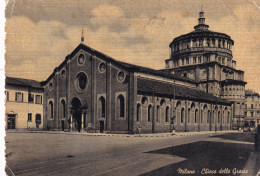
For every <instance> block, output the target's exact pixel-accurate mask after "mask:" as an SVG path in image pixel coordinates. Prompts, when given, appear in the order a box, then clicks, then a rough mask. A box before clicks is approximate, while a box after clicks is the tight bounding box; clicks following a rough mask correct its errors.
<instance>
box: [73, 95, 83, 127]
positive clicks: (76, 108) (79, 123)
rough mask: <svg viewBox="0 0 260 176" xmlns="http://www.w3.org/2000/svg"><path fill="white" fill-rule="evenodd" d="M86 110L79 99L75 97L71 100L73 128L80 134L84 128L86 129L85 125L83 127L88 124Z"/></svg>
mask: <svg viewBox="0 0 260 176" xmlns="http://www.w3.org/2000/svg"><path fill="white" fill-rule="evenodd" d="M85 109H86V108H84V106H83V105H82V103H81V101H80V100H79V99H78V98H77V97H74V98H73V99H72V100H71V115H72V121H71V123H72V125H71V126H72V128H75V129H76V130H78V131H79V132H80V130H81V129H82V128H84V127H85V125H83V124H85V123H86V117H85V113H84V110H85Z"/></svg>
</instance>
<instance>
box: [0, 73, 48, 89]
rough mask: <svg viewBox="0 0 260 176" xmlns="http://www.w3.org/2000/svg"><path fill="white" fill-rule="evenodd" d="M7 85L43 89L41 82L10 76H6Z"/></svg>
mask: <svg viewBox="0 0 260 176" xmlns="http://www.w3.org/2000/svg"><path fill="white" fill-rule="evenodd" d="M5 83H6V84H15V85H21V86H29V87H34V88H43V87H42V85H41V82H39V81H35V80H31V79H22V78H13V77H9V76H6V79H5Z"/></svg>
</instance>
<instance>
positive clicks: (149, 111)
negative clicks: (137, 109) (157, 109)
mask: <svg viewBox="0 0 260 176" xmlns="http://www.w3.org/2000/svg"><path fill="white" fill-rule="evenodd" d="M152 109H153V108H152V105H149V106H148V119H147V121H148V122H151V120H152Z"/></svg>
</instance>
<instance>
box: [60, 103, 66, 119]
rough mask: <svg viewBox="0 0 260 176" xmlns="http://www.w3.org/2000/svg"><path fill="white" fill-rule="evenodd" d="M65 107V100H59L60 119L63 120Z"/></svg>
mask: <svg viewBox="0 0 260 176" xmlns="http://www.w3.org/2000/svg"><path fill="white" fill-rule="evenodd" d="M65 105H66V104H65V100H61V117H62V118H65V112H66V111H65V110H66V109H65Z"/></svg>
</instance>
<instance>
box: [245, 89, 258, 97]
mask: <svg viewBox="0 0 260 176" xmlns="http://www.w3.org/2000/svg"><path fill="white" fill-rule="evenodd" d="M245 95H246V96H258V97H259V94H258V93H257V92H254V91H253V90H245Z"/></svg>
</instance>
